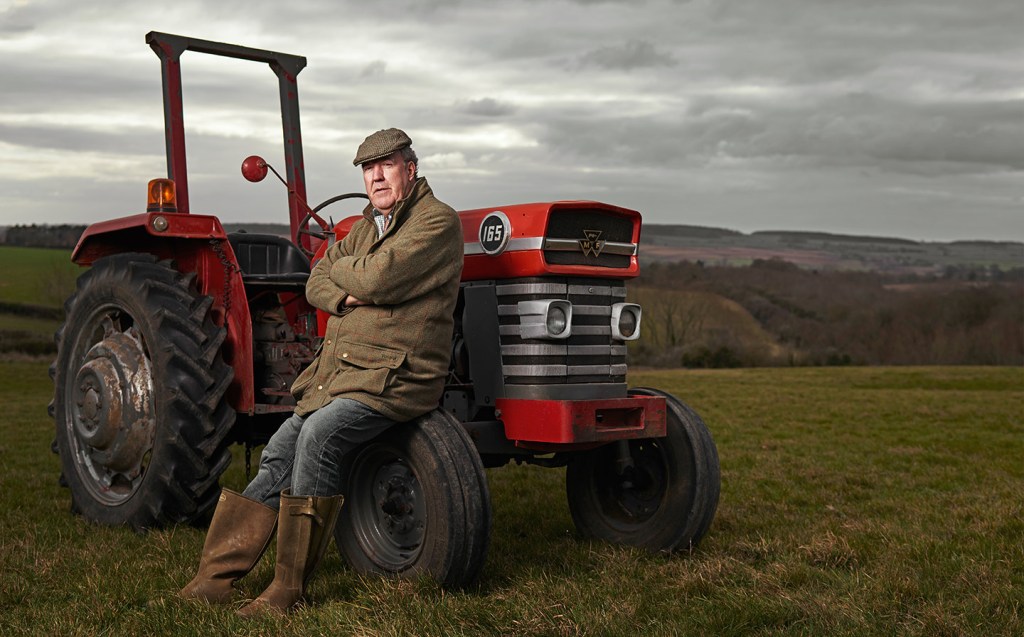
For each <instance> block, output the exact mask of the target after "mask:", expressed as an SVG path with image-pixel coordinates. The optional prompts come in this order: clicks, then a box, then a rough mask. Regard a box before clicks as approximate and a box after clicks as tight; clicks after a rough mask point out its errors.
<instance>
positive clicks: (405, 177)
mask: <svg viewBox="0 0 1024 637" xmlns="http://www.w3.org/2000/svg"><path fill="white" fill-rule="evenodd" d="M415 174H416V165H415V164H413V163H412V162H411V161H408V162H407V161H402V153H401V151H395V152H393V153H391V154H390V155H388V156H387V157H384V158H382V159H378V160H377V161H369V162H366V163H365V164H363V183H364V184H365V185H366V194H367V195H368V196H369V197H370V203H372V204H373V207H374V208H376V209H377V210H379V211H380V212H382V213H383V214H390V213H391V209H392V208H394V207H395V204H396V203H398V201H399V200H400V199H405V198H406V197H407V196H408V195H409V193H410V192H411V191H412V183H413V181H414V177H413V175H415Z"/></svg>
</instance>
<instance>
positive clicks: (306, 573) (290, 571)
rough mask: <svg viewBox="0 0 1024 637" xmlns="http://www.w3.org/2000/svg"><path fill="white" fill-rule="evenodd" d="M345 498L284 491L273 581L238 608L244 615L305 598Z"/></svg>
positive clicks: (278, 610) (273, 610) (276, 609)
mask: <svg viewBox="0 0 1024 637" xmlns="http://www.w3.org/2000/svg"><path fill="white" fill-rule="evenodd" d="M343 501H344V498H343V497H342V496H340V495H336V496H328V497H316V496H293V495H290V494H289V493H288V490H285V491H284V492H282V493H281V511H280V513H279V517H278V523H277V525H278V530H277V566H276V567H275V569H274V581H273V582H271V583H270V586H268V587H267V590H265V591H263V593H261V594H260V596H259V597H257V598H256V599H255V600H253V602H252V603H251V604H249V605H248V606H245V607H244V608H242V609H241V610H239V611H238V614H239V615H241V616H243V617H252V616H255V615H259V614H262V613H265V612H271V613H278V614H283V613H285V612H287V611H288V610H289V609H290V608H291V607H292V606H294V605H295V604H296V603H298V601H299V599H301V598H302V594H303V592H305V590H306V585H307V584H308V583H309V580H310V579H311V578H312V577H313V571H315V570H316V567H317V565H318V564H320V560H321V559H322V558H323V556H324V552H325V551H326V549H327V545H328V544H330V541H331V537H332V536H333V534H334V523H335V522H336V521H337V520H338V512H339V511H340V510H341V503H342V502H343Z"/></svg>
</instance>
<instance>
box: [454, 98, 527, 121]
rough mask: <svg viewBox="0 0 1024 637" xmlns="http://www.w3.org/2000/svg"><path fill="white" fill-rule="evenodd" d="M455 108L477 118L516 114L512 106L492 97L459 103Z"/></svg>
mask: <svg viewBox="0 0 1024 637" xmlns="http://www.w3.org/2000/svg"><path fill="white" fill-rule="evenodd" d="M455 106H456V109H457V110H459V111H460V112H462V113H466V114H467V115H476V116H478V117H506V116H508V115H511V114H513V113H515V112H516V107H515V106H514V105H513V104H509V103H508V102H501V101H498V100H496V99H494V98H493V97H484V98H481V99H478V100H468V101H464V102H459V103H457V104H456V105H455Z"/></svg>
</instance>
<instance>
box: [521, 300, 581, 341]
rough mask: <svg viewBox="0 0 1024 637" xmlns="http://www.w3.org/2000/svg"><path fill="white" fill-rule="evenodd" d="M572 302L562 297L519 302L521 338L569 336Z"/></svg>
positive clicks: (570, 331)
mask: <svg viewBox="0 0 1024 637" xmlns="http://www.w3.org/2000/svg"><path fill="white" fill-rule="evenodd" d="M571 333H572V303H570V302H569V301H566V300H564V299H547V300H542V301H520V302H519V335H520V336H521V337H522V338H569V335H570V334H571Z"/></svg>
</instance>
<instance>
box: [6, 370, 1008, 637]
mask: <svg viewBox="0 0 1024 637" xmlns="http://www.w3.org/2000/svg"><path fill="white" fill-rule="evenodd" d="M630 380H631V382H632V383H633V384H635V385H648V386H656V387H660V388H662V389H665V390H667V391H670V392H672V393H675V394H677V395H679V396H680V397H682V398H684V399H685V400H686V401H687V402H689V403H690V404H691V405H692V406H693V407H695V408H696V409H697V410H698V411H699V412H700V413H701V414H702V415H703V417H704V419H705V420H706V422H707V423H708V425H709V427H710V428H711V430H712V432H713V434H714V436H715V438H716V442H717V444H718V450H719V454H720V456H721V465H722V498H721V504H720V505H719V509H718V515H717V517H716V519H715V522H714V524H713V525H712V526H711V530H710V533H709V534H708V536H707V538H706V539H705V541H704V542H703V543H702V544H701V546H700V547H698V549H697V550H696V551H695V552H694V553H692V554H689V555H679V556H674V557H670V558H665V557H658V556H650V555H646V554H644V553H641V552H639V551H635V550H630V549H625V548H620V547H614V546H609V545H606V544H601V543H596V542H585V541H582V540H580V539H578V538H577V537H576V534H575V531H574V530H573V527H572V522H571V519H570V517H569V514H568V510H567V508H566V505H565V501H564V471H562V470H551V469H540V468H535V467H504V468H501V469H493V470H489V472H488V478H489V481H490V488H491V494H492V499H493V504H494V513H495V520H494V529H493V534H492V543H491V549H490V553H489V555H488V560H487V564H486V566H485V569H484V574H483V577H482V580H481V581H480V584H479V586H478V587H477V588H475V589H473V590H470V591H465V592H442V591H439V590H437V589H436V588H434V587H433V586H432V585H431V584H430V583H428V582H398V581H390V580H383V579H379V578H375V577H360V576H358V575H356V574H354V573H352V572H351V571H349V570H348V569H346V568H345V566H344V565H343V564H342V562H341V560H340V558H339V557H338V556H337V554H336V552H334V551H331V552H330V554H329V555H328V557H327V559H326V560H325V563H324V564H323V565H322V567H321V570H320V572H319V573H318V576H317V578H316V579H315V580H314V582H313V584H312V586H311V589H310V591H309V595H308V599H309V604H308V605H307V606H306V607H304V608H302V609H300V610H298V611H297V612H295V613H293V614H292V615H291V616H290V617H288V618H287V619H284V620H274V619H265V620H258V621H256V622H253V623H245V622H243V621H241V620H238V619H236V618H235V617H234V616H233V614H232V611H231V609H222V608H210V607H207V606H205V605H202V604H196V603H186V602H182V601H179V600H177V599H176V598H175V596H174V592H175V591H176V590H177V589H178V588H179V587H180V586H182V585H183V584H184V583H185V582H186V581H187V580H188V579H189V578H190V577H191V575H192V573H193V569H194V567H195V561H196V558H197V555H198V553H199V550H200V548H201V546H202V542H203V533H202V531H201V530H197V529H193V528H187V527H180V528H175V529H169V530H165V531H159V532H151V533H148V534H146V535H137V534H135V533H133V532H131V531H129V530H127V529H121V528H104V527H96V526H93V525H91V524H88V523H86V522H84V521H82V520H81V519H79V518H76V517H75V516H73V515H71V514H70V513H69V511H68V502H69V497H68V494H67V492H66V491H65V490H63V489H61V488H60V487H59V486H58V485H57V475H58V473H59V469H58V462H57V458H56V456H54V455H53V454H51V453H50V451H49V443H50V440H51V439H52V437H53V433H52V425H51V423H50V420H49V419H48V417H47V416H46V404H47V402H48V401H49V393H50V391H51V390H50V384H49V380H48V379H47V376H46V363H44V362H33V361H24V362H6V363H0V399H2V400H3V404H4V405H5V408H6V411H7V413H6V414H5V418H4V419H3V420H2V421H0V422H2V424H0V428H2V435H0V493H3V494H4V495H3V508H2V513H0V538H2V540H0V567H2V569H3V577H2V578H0V617H2V620H0V622H2V625H3V629H2V630H0V632H2V633H4V634H39V635H44V634H45V635H50V634H59V635H75V634H81V635H85V634H89V635H93V634H99V635H133V634H140V635H141V634H161V635H163V634H170V635H204V636H205V635H219V634H282V635H309V634H331V635H345V634H359V635H401V634H424V635H448V634H454V635H459V634H462V635H476V634H493V635H499V634H500V635H534V634H541V635H580V634H583V635H631V634H650V635H688V634H692V635H858V636H859V635H922V636H929V637H930V636H933V635H1020V634H1024V501H1022V497H1021V494H1022V493H1024V369H1021V368H829V369H810V368H800V369H748V370H727V371H722V370H719V371H668V372H642V373H640V372H635V373H633V374H632V375H631V379H630ZM239 465H240V463H235V464H233V465H232V467H231V468H230V469H229V470H228V473H227V474H226V476H225V480H224V482H225V483H226V484H227V485H228V486H232V487H234V488H240V487H241V486H243V484H244V476H243V475H242V469H241V467H240V466H239ZM271 577H272V564H271V563H270V560H268V559H266V558H265V559H264V561H263V563H262V564H261V565H260V566H259V567H258V568H257V570H256V571H254V572H253V573H252V574H251V575H250V576H248V577H247V578H245V579H243V580H242V591H243V594H245V595H248V596H254V595H256V594H258V592H259V591H260V590H261V589H262V587H263V586H265V585H266V584H267V583H268V582H269V580H270V579H271Z"/></svg>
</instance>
